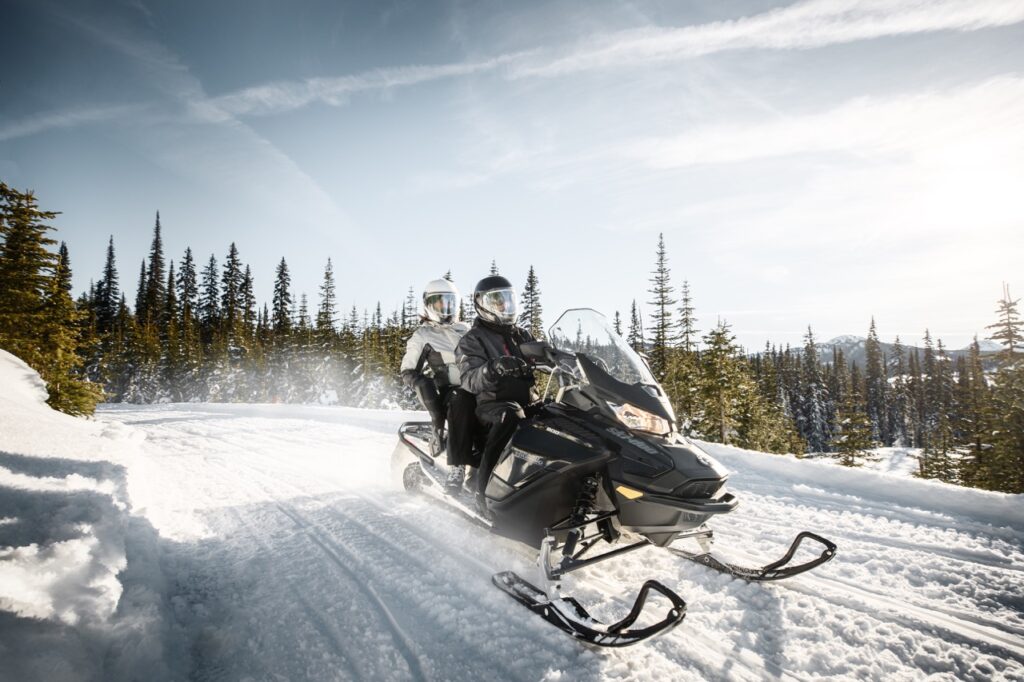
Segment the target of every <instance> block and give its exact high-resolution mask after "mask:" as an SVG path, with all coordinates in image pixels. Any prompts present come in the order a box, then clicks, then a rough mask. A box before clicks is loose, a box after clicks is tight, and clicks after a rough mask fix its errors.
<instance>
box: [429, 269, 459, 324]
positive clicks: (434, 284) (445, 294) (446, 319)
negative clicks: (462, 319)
mask: <svg viewBox="0 0 1024 682" xmlns="http://www.w3.org/2000/svg"><path fill="white" fill-rule="evenodd" d="M420 315H421V316H422V317H423V318H424V319H427V320H431V321H432V322H438V323H440V324H451V323H452V322H458V321H459V290H458V289H457V288H456V287H455V285H454V284H452V283H451V282H449V281H448V280H446V279H444V278H441V279H435V280H433V281H430V282H427V286H425V287H423V303H422V305H421V306H420Z"/></svg>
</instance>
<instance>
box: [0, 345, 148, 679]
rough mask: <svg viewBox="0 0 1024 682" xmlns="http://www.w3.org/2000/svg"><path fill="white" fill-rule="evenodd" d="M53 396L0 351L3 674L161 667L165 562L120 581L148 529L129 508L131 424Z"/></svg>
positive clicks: (71, 675) (64, 674)
mask: <svg viewBox="0 0 1024 682" xmlns="http://www.w3.org/2000/svg"><path fill="white" fill-rule="evenodd" d="M46 397H47V393H46V388H45V385H44V383H43V381H42V380H41V379H40V378H39V375H38V374H37V373H36V372H35V371H33V370H32V369H31V368H30V367H28V366H27V365H26V364H25V363H24V362H22V361H21V360H20V359H18V358H17V357H15V356H13V355H11V354H10V353H8V352H7V351H3V350H0V659H2V660H3V661H4V664H3V670H2V674H3V675H12V676H13V677H12V678H11V679H44V678H45V679H58V680H59V679H83V678H85V679H89V678H93V679H100V678H107V677H110V676H111V672H112V671H114V670H116V669H118V667H119V666H122V665H124V664H125V663H126V662H127V661H128V660H131V661H133V663H132V664H131V667H133V668H134V667H136V666H135V664H136V663H138V662H140V661H141V662H143V663H146V664H148V665H149V666H150V667H151V669H153V670H160V665H161V664H160V662H159V659H160V655H161V654H160V637H157V636H156V633H157V631H158V629H159V627H160V626H161V623H162V618H161V617H160V614H159V608H157V609H153V608H152V607H153V605H154V604H157V605H158V604H159V602H160V600H161V597H160V594H159V590H158V589H154V588H153V585H158V584H159V569H158V568H156V567H152V568H154V569H155V570H154V571H151V572H150V573H149V574H147V575H138V574H137V573H136V574H135V575H134V578H133V581H131V582H130V583H129V582H126V581H125V580H124V572H125V571H126V569H127V567H128V555H129V554H130V553H132V552H136V551H139V548H141V547H144V546H146V545H147V544H150V543H151V542H152V539H151V538H150V537H149V536H150V535H153V534H152V530H151V529H149V530H148V531H147V528H146V524H145V523H141V524H140V523H139V520H138V519H133V518H132V517H131V516H130V515H129V514H128V506H129V505H128V499H127V493H126V485H125V480H126V475H125V466H124V463H125V462H126V461H127V459H128V457H129V453H130V451H131V448H132V446H133V444H134V443H133V437H132V436H133V434H132V431H131V430H130V429H127V428H125V427H122V426H119V425H103V424H100V423H98V422H94V421H89V420H85V419H79V418H75V417H70V416H68V415H65V414H61V413H59V412H56V411H54V410H52V409H50V408H49V407H48V406H47V405H46V402H45V401H46ZM127 590H130V591H131V593H132V595H133V599H132V603H131V604H127V603H122V597H123V596H125V594H126V591H127ZM140 609H141V611H140ZM146 610H149V612H150V615H149V616H148V617H146V616H140V613H145V612H146ZM126 637H127V638H128V639H126ZM129 640H131V641H133V643H132V644H131V645H130V646H121V645H120V644H119V642H120V643H121V644H123V643H124V642H126V641H129ZM15 653H17V655H14V654H15Z"/></svg>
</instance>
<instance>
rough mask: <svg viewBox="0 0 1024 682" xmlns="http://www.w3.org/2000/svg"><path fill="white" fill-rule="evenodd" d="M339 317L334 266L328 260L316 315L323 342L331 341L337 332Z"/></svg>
mask: <svg viewBox="0 0 1024 682" xmlns="http://www.w3.org/2000/svg"><path fill="white" fill-rule="evenodd" d="M336 315H337V294H336V293H335V287H334V265H333V264H332V263H331V259H330V258H328V259H327V265H326V266H325V267H324V279H323V282H321V284H320V307H319V308H318V309H317V313H316V330H317V334H318V335H319V336H320V338H321V342H327V341H330V339H331V338H332V337H333V335H334V332H335V319H336Z"/></svg>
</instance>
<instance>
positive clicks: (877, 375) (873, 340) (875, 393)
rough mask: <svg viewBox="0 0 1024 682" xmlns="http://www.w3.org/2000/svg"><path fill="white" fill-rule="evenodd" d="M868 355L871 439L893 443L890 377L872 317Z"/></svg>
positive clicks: (866, 378)
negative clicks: (889, 406)
mask: <svg viewBox="0 0 1024 682" xmlns="http://www.w3.org/2000/svg"><path fill="white" fill-rule="evenodd" d="M864 350H865V353H866V355H867V358H866V360H865V365H864V372H865V374H864V403H865V408H866V412H867V416H868V420H869V421H870V423H871V439H872V440H874V441H879V442H882V443H884V444H886V445H891V444H892V429H891V427H890V425H889V419H888V417H889V409H888V404H887V401H888V393H889V377H888V373H887V372H886V369H885V356H884V353H883V352H882V344H881V342H880V341H879V340H878V331H877V330H876V329H875V318H874V317H872V318H871V327H870V328H869V329H868V338H867V340H866V341H865V342H864Z"/></svg>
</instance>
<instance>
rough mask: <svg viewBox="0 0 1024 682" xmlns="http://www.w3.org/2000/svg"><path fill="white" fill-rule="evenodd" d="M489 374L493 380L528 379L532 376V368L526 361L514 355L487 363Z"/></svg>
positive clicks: (504, 356)
mask: <svg viewBox="0 0 1024 682" xmlns="http://www.w3.org/2000/svg"><path fill="white" fill-rule="evenodd" d="M487 373H488V374H489V375H490V377H491V378H492V379H505V378H511V377H526V376H529V374H530V366H529V365H527V364H526V360H523V359H522V358H517V357H515V356H514V355H503V356H501V357H500V358H494V359H493V360H491V361H490V362H488V363H487Z"/></svg>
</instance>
